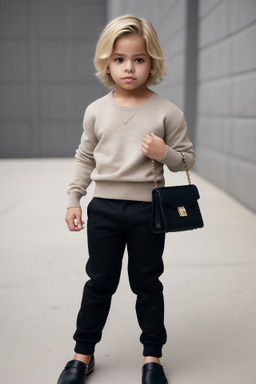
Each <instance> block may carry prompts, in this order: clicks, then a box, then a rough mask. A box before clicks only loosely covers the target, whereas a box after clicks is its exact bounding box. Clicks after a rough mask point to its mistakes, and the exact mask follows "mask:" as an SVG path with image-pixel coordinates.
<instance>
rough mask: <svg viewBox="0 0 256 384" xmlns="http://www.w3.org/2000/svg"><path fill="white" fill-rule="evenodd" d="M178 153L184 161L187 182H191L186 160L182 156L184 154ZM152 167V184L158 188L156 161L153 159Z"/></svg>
mask: <svg viewBox="0 0 256 384" xmlns="http://www.w3.org/2000/svg"><path fill="white" fill-rule="evenodd" d="M179 153H180V154H181V156H182V160H183V163H184V167H185V172H186V176H187V179H188V184H191V178H190V173H189V170H188V164H187V160H186V159H185V156H184V154H183V153H182V152H179ZM152 169H153V177H154V186H155V188H158V185H157V178H156V161H155V160H154V159H152Z"/></svg>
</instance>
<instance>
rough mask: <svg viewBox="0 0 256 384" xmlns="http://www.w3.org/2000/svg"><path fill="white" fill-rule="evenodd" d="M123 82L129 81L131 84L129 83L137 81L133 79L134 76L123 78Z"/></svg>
mask: <svg viewBox="0 0 256 384" xmlns="http://www.w3.org/2000/svg"><path fill="white" fill-rule="evenodd" d="M122 80H124V81H127V82H128V83H129V82H132V81H134V80H136V79H135V77H132V76H125V77H123V79H122Z"/></svg>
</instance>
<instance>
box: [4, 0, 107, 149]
mask: <svg viewBox="0 0 256 384" xmlns="http://www.w3.org/2000/svg"><path fill="white" fill-rule="evenodd" d="M105 16H106V5H105V1H104V0H44V1H40V0H0V54H1V56H0V133H1V140H0V156H1V157H41V156H43V157H51V156H73V154H74V151H75V148H76V146H77V143H78V141H79V140H80V136H81V132H82V131H81V123H82V117H83V112H84V109H85V107H86V105H87V104H88V103H89V102H91V101H92V100H94V99H95V98H97V97H99V96H101V95H102V94H103V93H105V92H106V91H105V89H104V88H103V87H102V86H101V85H100V83H99V82H98V80H97V79H96V78H95V77H94V68H93V63H92V61H93V56H94V46H95V42H96V41H97V37H98V34H99V32H100V30H101V29H102V26H103V25H104V24H105V21H106V19H105Z"/></svg>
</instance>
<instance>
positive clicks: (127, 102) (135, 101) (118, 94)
mask: <svg viewBox="0 0 256 384" xmlns="http://www.w3.org/2000/svg"><path fill="white" fill-rule="evenodd" d="M152 94H153V92H152V91H151V90H150V89H148V88H147V87H145V88H144V89H135V90H131V91H130V90H124V89H121V88H118V87H116V88H115V90H114V92H113V97H114V99H115V101H116V102H117V103H118V104H120V105H123V106H126V107H135V106H137V105H139V104H142V103H144V102H145V101H146V100H148V99H149V98H150V97H151V96H152Z"/></svg>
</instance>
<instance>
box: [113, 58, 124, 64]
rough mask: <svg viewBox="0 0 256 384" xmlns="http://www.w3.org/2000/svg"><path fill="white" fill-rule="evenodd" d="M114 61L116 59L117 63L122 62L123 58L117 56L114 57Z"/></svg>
mask: <svg viewBox="0 0 256 384" xmlns="http://www.w3.org/2000/svg"><path fill="white" fill-rule="evenodd" d="M115 61H116V62H117V63H122V62H123V59H122V57H117V58H116V59H115Z"/></svg>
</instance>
